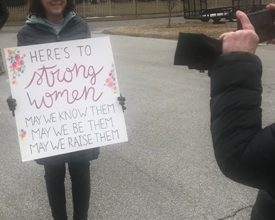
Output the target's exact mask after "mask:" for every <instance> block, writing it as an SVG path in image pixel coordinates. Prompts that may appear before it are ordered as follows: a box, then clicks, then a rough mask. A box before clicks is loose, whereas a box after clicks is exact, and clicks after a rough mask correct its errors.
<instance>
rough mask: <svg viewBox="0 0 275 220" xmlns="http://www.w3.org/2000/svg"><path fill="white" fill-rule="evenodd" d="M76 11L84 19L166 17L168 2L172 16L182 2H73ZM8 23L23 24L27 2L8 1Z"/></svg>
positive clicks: (97, 0)
mask: <svg viewBox="0 0 275 220" xmlns="http://www.w3.org/2000/svg"><path fill="white" fill-rule="evenodd" d="M75 1H76V11H77V12H78V13H79V14H80V15H81V16H82V17H84V18H90V17H93V18H97V17H107V18H110V19H111V18H115V17H120V16H133V17H137V16H144V15H148V16H150V15H167V14H168V1H175V2H176V5H175V7H174V9H173V11H172V13H173V14H181V13H182V12H183V8H182V0H75ZM7 3H8V7H9V11H10V17H9V19H8V22H10V23H12V22H23V21H24V20H25V19H26V16H27V15H28V0H8V1H7Z"/></svg>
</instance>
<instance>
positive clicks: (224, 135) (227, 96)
mask: <svg viewBox="0 0 275 220" xmlns="http://www.w3.org/2000/svg"><path fill="white" fill-rule="evenodd" d="M209 75H210V78H211V101H210V108H211V133H212V139H213V146H214V151H215V156H216V160H217V162H218V165H219V167H220V169H221V171H222V172H223V173H224V175H226V176H227V177H229V178H230V179H232V180H235V181H237V182H239V183H242V184H245V185H248V186H251V187H256V188H258V189H261V191H260V193H259V195H258V198H257V201H256V204H255V205H254V207H253V211H252V219H253V220H261V219H263V220H274V219H275V200H274V198H275V196H274V195H275V193H274V192H275V124H271V125H269V126H267V127H265V128H262V109H261V99H262V97H261V95H262V84H261V76H262V65H261V61H260V60H259V58H258V57H257V56H255V55H252V54H248V53H241V52H235V53H229V54H225V55H221V56H220V57H219V58H218V60H217V61H216V62H215V64H214V65H213V67H212V68H211V69H210V70H209Z"/></svg>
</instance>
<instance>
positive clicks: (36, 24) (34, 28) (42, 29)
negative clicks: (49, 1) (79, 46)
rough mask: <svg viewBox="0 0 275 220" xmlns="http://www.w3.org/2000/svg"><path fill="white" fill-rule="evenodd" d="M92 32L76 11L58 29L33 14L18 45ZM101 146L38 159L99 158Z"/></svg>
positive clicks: (79, 37) (43, 160)
mask: <svg viewBox="0 0 275 220" xmlns="http://www.w3.org/2000/svg"><path fill="white" fill-rule="evenodd" d="M90 37H91V32H90V29H89V26H88V24H87V23H86V22H85V21H84V20H83V19H82V18H81V17H79V16H78V15H76V14H75V13H74V12H71V13H69V14H68V15H67V16H66V17H65V18H64V22H63V25H62V28H61V30H60V31H59V32H58V33H57V31H56V30H55V29H54V28H53V27H52V26H51V25H50V24H49V23H48V22H46V21H45V20H43V19H41V18H39V17H36V16H31V17H29V18H28V20H27V21H26V24H25V25H24V26H23V28H22V29H21V30H20V31H19V32H18V35H17V42H18V46H26V45H33V44H43V43H52V42H58V41H68V40H76V39H84V38H90ZM98 155H99V148H93V149H88V150H82V151H77V152H73V153H67V154H62V155H57V156H53V157H48V158H43V159H39V160H37V162H38V163H39V164H49V163H60V162H70V161H78V160H93V159H97V158H98Z"/></svg>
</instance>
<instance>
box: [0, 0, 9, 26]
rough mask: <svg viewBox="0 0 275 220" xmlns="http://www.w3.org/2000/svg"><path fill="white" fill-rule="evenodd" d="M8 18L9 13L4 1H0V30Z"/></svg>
mask: <svg viewBox="0 0 275 220" xmlns="http://www.w3.org/2000/svg"><path fill="white" fill-rule="evenodd" d="M8 17H9V11H8V8H7V4H6V2H5V0H0V29H1V28H2V27H3V26H4V24H5V23H6V21H7V19H8Z"/></svg>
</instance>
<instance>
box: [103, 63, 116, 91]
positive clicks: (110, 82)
mask: <svg viewBox="0 0 275 220" xmlns="http://www.w3.org/2000/svg"><path fill="white" fill-rule="evenodd" d="M105 86H108V87H110V88H111V89H112V91H113V93H118V87H117V80H116V75H115V67H114V65H112V69H111V70H110V72H109V74H108V77H107V79H106V80H105Z"/></svg>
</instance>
